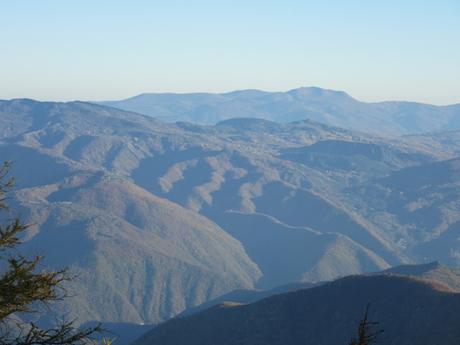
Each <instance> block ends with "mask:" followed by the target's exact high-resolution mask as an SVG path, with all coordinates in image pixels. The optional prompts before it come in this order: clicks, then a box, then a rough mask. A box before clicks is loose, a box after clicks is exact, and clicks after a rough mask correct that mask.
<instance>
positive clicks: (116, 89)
mask: <svg viewBox="0 0 460 345" xmlns="http://www.w3.org/2000/svg"><path fill="white" fill-rule="evenodd" d="M301 86H318V87H322V88H328V89H335V90H343V91H346V92H347V93H349V94H350V95H352V96H353V97H355V98H357V99H360V100H363V101H369V102H374V101H384V100H410V101H419V102H425V103H433V104H452V103H460V0H417V1H412V0H397V1H396V0H386V1H369V0H367V1H353V0H347V1H343V0H342V1H337V0H329V1H327V0H324V1H308V0H304V1H301V0H277V1H270V0H265V1H259V0H252V1H251V0H245V1H242V0H233V1H227V0H222V1H220V0H213V1H211V0H193V1H191V0H188V1H185V0H184V1H180V0H163V1H159V0H150V1H147V0H129V1H128V0H125V1H117V0H78V1H77V0H65V1H64V0H54V1H52V0H40V1H38V0H0V99H10V98H23V97H27V98H34V99H39V100H75V99H79V100H109V99H122V98H127V97H130V96H134V95H137V94H140V93H146V92H226V91H231V90H241V89H262V90H267V91H285V90H289V89H293V88H297V87H301Z"/></svg>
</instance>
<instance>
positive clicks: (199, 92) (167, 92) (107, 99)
mask: <svg viewBox="0 0 460 345" xmlns="http://www.w3.org/2000/svg"><path fill="white" fill-rule="evenodd" d="M302 88H318V89H322V90H328V91H337V92H345V93H346V94H347V95H348V96H350V97H351V98H354V99H356V100H358V101H360V102H365V103H383V102H415V103H421V104H428V105H436V106H449V105H457V104H460V97H459V100H458V101H457V102H453V103H446V104H436V103H430V102H423V101H416V100H409V99H381V100H379V99H376V100H363V99H360V98H359V97H355V96H354V95H352V94H350V93H349V92H347V91H346V90H334V89H329V88H324V87H321V86H316V85H309V86H299V87H295V88H290V89H286V90H275V89H274V90H267V89H257V88H240V89H233V90H224V91H221V92H218V91H215V92H213V91H189V92H187V91H184V92H180V91H179V92H176V91H152V92H141V93H138V94H134V95H128V96H126V97H123V96H122V97H120V98H113V97H112V98H104V99H78V98H75V99H72V98H69V99H54V98H46V97H45V98H33V97H12V98H0V100H6V101H9V100H14V99H32V100H36V101H40V102H53V101H54V102H74V101H75V102H78V101H80V102H90V103H91V102H106V101H109V102H110V101H119V100H127V99H131V98H135V97H137V96H141V95H146V94H176V95H186V94H228V93H232V92H243V91H262V92H270V93H278V92H280V93H284V92H289V91H293V90H296V89H302Z"/></svg>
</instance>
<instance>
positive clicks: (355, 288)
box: [133, 263, 460, 345]
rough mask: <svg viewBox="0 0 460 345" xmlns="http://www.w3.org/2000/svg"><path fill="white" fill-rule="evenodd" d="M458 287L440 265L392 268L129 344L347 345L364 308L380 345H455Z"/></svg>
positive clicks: (172, 327)
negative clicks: (379, 333)
mask: <svg viewBox="0 0 460 345" xmlns="http://www.w3.org/2000/svg"><path fill="white" fill-rule="evenodd" d="M459 282H460V275H459V274H458V271H453V270H450V269H449V268H447V267H443V266H441V265H439V264H437V263H432V264H427V265H421V266H402V267H396V268H394V269H392V270H389V271H387V272H381V273H378V274H373V275H357V276H350V277H346V278H341V279H338V280H336V281H334V282H329V283H324V284H321V285H319V286H316V287H311V288H307V289H305V288H304V289H299V290H296V291H291V292H287V293H282V294H278V295H273V296H271V297H268V298H265V299H262V300H258V301H257V300H256V301H254V302H252V303H249V304H246V303H244V304H241V303H238V302H237V301H236V302H235V301H233V302H230V301H229V302H223V303H221V304H219V305H216V306H214V307H211V308H209V309H207V310H204V311H202V312H200V313H198V314H195V315H191V316H187V317H182V318H175V319H173V320H170V321H168V322H165V323H164V324H161V325H159V326H158V327H156V328H154V329H153V330H151V331H149V332H147V333H146V334H145V335H143V336H142V337H140V338H139V339H138V340H137V341H135V342H134V343H133V345H157V344H161V345H195V344H196V345H198V344H199V345H212V344H221V345H227V344H228V345H230V344H251V345H262V344H263V345H298V344H318V345H332V344H348V343H349V340H350V339H351V338H352V337H355V336H356V332H357V328H358V324H359V320H360V318H361V317H362V316H363V313H364V310H365V309H366V306H368V305H369V306H370V314H369V316H370V320H371V321H375V322H378V325H377V326H375V327H374V330H377V329H383V330H384V333H383V334H382V335H381V338H380V339H379V343H384V344H403V345H404V344H407V345H409V344H410V345H412V344H420V345H424V344H426V345H430V344H439V345H444V344H445V345H450V344H456V343H458V342H459V340H460V329H459V326H458V313H459V312H460V293H459V291H460V290H458V287H459ZM443 283H445V284H446V285H444V284H443Z"/></svg>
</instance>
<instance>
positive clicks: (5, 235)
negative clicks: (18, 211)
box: [0, 162, 102, 345]
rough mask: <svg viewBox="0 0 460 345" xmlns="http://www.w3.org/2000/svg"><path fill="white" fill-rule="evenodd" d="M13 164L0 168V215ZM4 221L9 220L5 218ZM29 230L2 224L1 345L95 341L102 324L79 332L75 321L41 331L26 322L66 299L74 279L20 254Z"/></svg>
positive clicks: (11, 222)
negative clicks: (67, 283)
mask: <svg viewBox="0 0 460 345" xmlns="http://www.w3.org/2000/svg"><path fill="white" fill-rule="evenodd" d="M9 168H10V163H9V162H6V163H3V164H2V165H0V212H1V213H2V214H4V213H5V212H7V210H8V205H7V202H6V194H7V193H8V192H9V191H10V190H11V188H12V187H13V184H14V179H13V178H10V177H9V175H8V173H9ZM2 219H6V218H5V217H3V218H2ZM27 228H28V226H27V225H25V224H23V223H22V222H21V220H20V219H19V218H13V219H9V220H8V219H7V220H5V221H4V224H0V345H58V344H72V345H81V344H87V343H89V342H92V337H91V336H92V335H93V334H95V333H96V332H100V331H102V329H101V327H100V325H96V326H95V327H91V328H85V329H80V330H78V329H76V328H75V327H74V322H73V321H62V322H59V323H58V324H56V325H55V327H54V328H50V329H42V328H40V327H39V326H38V325H36V324H35V323H34V322H26V321H24V320H23V319H24V318H25V316H27V315H30V314H36V313H40V312H43V311H44V309H43V308H42V307H43V306H48V307H49V302H52V301H59V300H61V299H63V298H65V297H66V293H65V290H64V288H63V287H62V283H63V282H65V281H69V280H71V278H72V277H71V276H70V275H69V274H68V273H67V271H66V270H58V271H52V270H43V269H42V268H41V267H40V263H41V260H42V257H40V256H36V257H33V258H27V257H25V256H23V255H21V254H19V253H18V252H17V250H16V247H17V246H18V245H20V243H21V241H20V238H19V236H20V234H21V233H22V232H23V231H24V230H26V229H27Z"/></svg>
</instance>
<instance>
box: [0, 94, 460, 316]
mask: <svg viewBox="0 0 460 345" xmlns="http://www.w3.org/2000/svg"><path fill="white" fill-rule="evenodd" d="M310 91H312V90H310ZM255 94H259V93H257V92H256V93H255ZM334 97H335V96H334ZM343 97H346V96H343ZM459 133H460V132H459V131H450V132H436V133H429V134H423V135H422V134H417V135H410V136H400V137H392V138H388V137H382V136H377V135H375V134H366V133H363V132H359V131H354V130H350V129H344V128H341V127H337V126H330V125H326V124H322V123H319V122H315V121H312V120H302V121H296V122H290V123H277V122H273V121H269V120H264V119H254V118H238V119H229V120H225V121H222V122H219V123H217V124H215V125H213V126H209V125H206V126H202V125H198V124H192V123H186V122H179V123H174V124H172V123H165V122H161V121H158V120H156V119H153V118H152V117H150V116H144V115H140V114H137V113H132V112H127V111H123V110H118V109H114V108H111V107H107V106H101V105H95V104H89V103H84V102H69V103H55V102H36V101H33V100H24V99H22V100H11V101H0V157H1V159H2V160H12V161H13V163H14V165H13V171H12V173H13V174H14V175H16V177H17V186H16V187H17V188H16V190H15V192H14V195H12V198H11V203H12V210H14V211H15V212H18V213H19V214H20V215H21V216H22V217H23V218H24V220H25V221H27V222H30V223H31V224H33V226H32V228H31V229H30V231H29V232H28V234H27V236H26V237H25V238H24V240H25V244H24V246H23V250H24V251H25V252H26V253H28V254H30V253H43V254H46V261H45V264H48V265H50V266H52V267H62V266H68V267H70V268H71V269H72V270H73V271H74V272H76V273H78V277H79V278H78V279H77V280H76V281H75V282H73V283H72V287H71V288H72V289H73V290H72V292H73V294H74V295H75V297H74V298H71V299H69V300H66V301H65V302H64V303H63V304H61V307H60V308H61V309H59V312H61V313H63V314H68V315H69V316H70V317H72V318H73V317H78V318H79V320H80V322H87V321H91V320H101V321H106V322H113V323H137V324H139V323H146V324H147V323H158V322H162V321H164V320H167V319H169V318H171V317H173V316H175V315H178V314H180V313H182V312H184V311H186V310H190V308H194V307H198V306H199V305H202V304H203V303H207V302H210V301H213V300H219V298H220V297H221V296H223V295H226V294H229V293H232V294H235V292H234V291H235V290H240V291H252V290H262V291H267V290H272V289H277V288H278V287H280V286H284V285H286V284H305V285H308V286H310V285H311V284H313V285H314V284H316V283H318V282H324V281H328V280H332V279H336V278H339V277H343V276H346V275H350V274H358V273H363V272H375V271H380V270H384V269H388V268H390V267H392V266H395V265H400V264H409V263H419V262H429V261H433V260H440V261H441V262H442V263H444V264H449V265H459V264H460V244H459V243H460V241H459V239H460V227H459V224H460V203H459V202H458V201H459V200H460V184H459V176H460V164H459V158H458V157H460V134H459ZM360 311H361V310H360Z"/></svg>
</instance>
